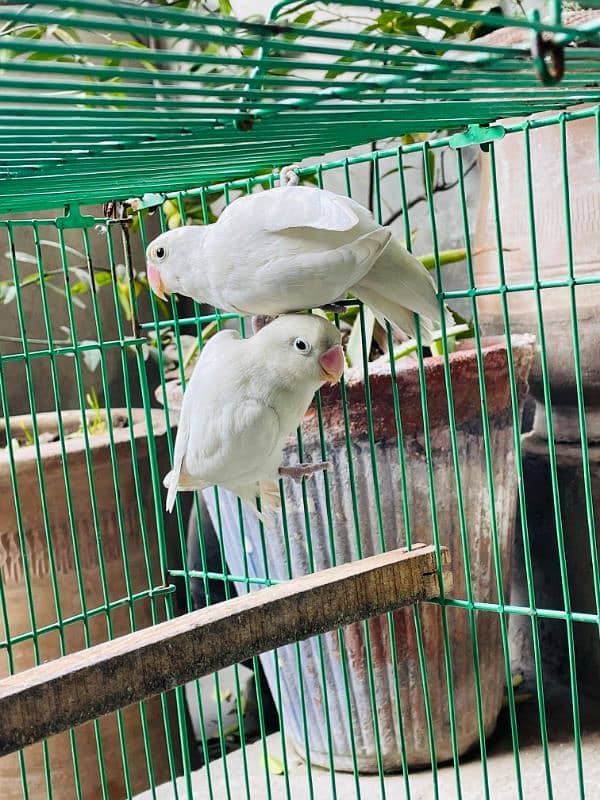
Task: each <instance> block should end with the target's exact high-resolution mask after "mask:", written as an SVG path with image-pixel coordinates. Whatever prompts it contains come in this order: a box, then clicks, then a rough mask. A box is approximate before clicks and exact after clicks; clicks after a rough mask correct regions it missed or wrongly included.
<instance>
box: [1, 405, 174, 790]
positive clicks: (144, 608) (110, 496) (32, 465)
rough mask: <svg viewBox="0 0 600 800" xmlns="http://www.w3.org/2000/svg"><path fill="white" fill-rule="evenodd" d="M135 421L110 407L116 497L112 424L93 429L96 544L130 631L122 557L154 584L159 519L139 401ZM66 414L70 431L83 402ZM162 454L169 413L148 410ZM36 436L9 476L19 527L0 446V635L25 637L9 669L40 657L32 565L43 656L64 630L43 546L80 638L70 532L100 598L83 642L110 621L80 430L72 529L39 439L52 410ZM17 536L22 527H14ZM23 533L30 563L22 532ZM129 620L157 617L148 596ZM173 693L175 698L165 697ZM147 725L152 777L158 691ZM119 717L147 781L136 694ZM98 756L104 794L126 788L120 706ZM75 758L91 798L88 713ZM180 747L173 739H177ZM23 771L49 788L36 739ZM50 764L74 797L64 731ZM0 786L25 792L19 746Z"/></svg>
mask: <svg viewBox="0 0 600 800" xmlns="http://www.w3.org/2000/svg"><path fill="white" fill-rule="evenodd" d="M132 413H133V419H134V427H133V430H132V431H131V430H130V429H129V428H128V427H126V424H127V412H126V410H125V409H115V410H113V412H112V424H113V429H114V442H115V462H116V466H117V468H118V473H119V492H118V497H116V496H115V489H114V485H113V463H112V459H111V454H110V450H109V447H108V434H107V433H105V434H99V435H94V436H90V438H89V445H90V451H91V452H90V457H91V462H92V470H93V475H92V481H93V487H94V490H95V494H96V508H97V524H98V529H99V533H100V540H101V548H102V565H103V569H104V576H105V580H106V586H107V594H108V600H109V602H113V601H121V602H120V603H119V605H118V606H117V607H115V608H113V609H112V610H111V612H110V619H111V623H112V637H116V636H120V635H122V634H126V633H129V632H131V630H132V624H131V620H130V611H131V606H130V605H129V604H127V603H126V602H123V599H124V598H127V595H128V591H127V587H126V580H125V571H124V564H125V561H126V562H127V565H128V569H129V577H130V581H131V584H130V591H131V592H132V593H136V592H143V591H145V590H148V588H150V587H153V586H159V585H161V583H162V581H161V573H160V567H159V556H158V540H157V534H156V526H155V523H154V515H153V512H152V509H153V507H154V506H153V499H152V483H151V481H150V466H149V458H148V443H147V430H146V424H145V412H144V411H143V409H134V410H133V412H132ZM62 420H63V424H64V427H65V432H66V433H67V434H69V433H71V432H73V431H76V430H77V429H78V428H79V427H80V424H81V414H80V412H79V411H65V412H63V414H62ZM152 421H153V429H154V437H155V442H156V448H157V457H158V459H159V463H160V464H161V468H164V467H165V466H166V464H167V463H168V453H167V441H166V428H165V424H164V415H163V414H162V413H159V412H153V415H152ZM37 423H38V426H39V430H40V434H41V438H42V440H43V443H42V444H41V446H40V450H41V462H40V463H39V464H38V463H37V461H36V448H35V447H34V446H23V443H24V442H23V441H22V443H21V447H20V448H19V449H17V450H15V462H16V484H17V491H18V495H19V500H20V507H21V515H22V516H21V520H22V528H21V531H19V528H18V525H17V518H16V514H15V504H14V499H13V486H12V481H11V474H10V465H9V457H8V453H7V451H6V450H5V451H0V576H1V579H2V586H3V590H4V601H5V615H6V619H7V620H8V628H9V630H6V628H5V625H4V622H3V617H2V616H0V641H6V639H7V636H8V635H9V634H10V638H11V639H12V640H15V639H17V638H18V637H24V638H23V640H22V641H20V642H18V643H17V644H14V645H12V647H11V649H10V655H11V659H12V671H13V672H20V671H22V670H24V669H28V668H30V667H33V666H35V663H36V659H35V651H34V644H33V642H32V639H31V637H29V636H28V634H29V632H30V631H31V629H32V622H31V618H30V614H29V609H28V601H27V589H26V580H25V574H26V571H27V572H28V574H29V583H30V586H31V598H32V604H33V610H34V614H35V623H36V626H37V628H38V629H45V630H44V631H43V632H41V633H40V634H39V636H38V639H37V646H38V659H39V661H49V660H51V659H54V658H57V657H59V656H60V655H61V642H60V634H59V631H58V626H57V619H58V618H57V610H56V603H55V594H54V589H53V586H52V580H51V572H50V557H52V559H53V561H54V565H55V571H56V585H57V590H58V591H57V593H58V598H59V601H60V613H61V616H62V619H63V620H69V619H70V618H71V619H72V618H77V621H75V622H72V623H69V624H65V625H64V629H63V630H64V651H65V652H67V653H71V652H74V651H78V650H81V649H83V648H85V647H86V637H85V632H84V624H83V621H82V607H81V602H80V595H79V585H78V578H77V572H76V559H75V551H74V539H75V540H76V544H77V549H78V553H79V562H80V566H81V583H82V585H83V591H84V594H85V605H86V610H87V611H88V612H89V611H91V610H92V609H99V610H100V611H99V613H96V614H94V615H92V616H89V619H88V622H87V629H88V631H89V643H90V644H97V643H99V642H103V641H106V640H107V639H109V638H111V636H110V635H109V630H108V625H107V613H106V610H105V598H104V595H103V591H102V573H101V570H100V564H99V556H98V547H99V542H97V540H96V533H95V527H94V520H93V512H92V503H91V500H90V488H89V483H88V473H87V469H86V462H85V446H84V439H83V437H82V436H77V437H76V438H70V439H67V440H66V442H65V445H66V452H67V466H68V473H69V478H70V483H71V493H72V498H73V513H74V517H75V519H74V522H75V526H74V527H75V530H72V528H71V525H70V523H69V517H68V513H67V503H66V494H65V481H64V476H63V463H62V456H61V448H60V443H59V442H58V441H49V442H48V441H45V440H46V439H48V438H51V435H52V434H56V432H57V418H56V414H54V413H44V414H38V415H37ZM23 425H24V426H25V427H26V428H28V429H29V430H31V419H30V417H28V416H24V417H12V418H11V435H12V436H13V437H17V438H19V439H21V440H24V435H23V429H22V426H23ZM132 438H133V439H134V441H135V447H136V462H137V465H138V468H139V472H140V477H141V491H142V493H143V497H142V504H143V505H142V507H143V508H144V509H148V513H147V514H146V518H145V522H146V525H147V534H148V551H149V558H150V563H148V564H147V563H146V560H145V555H144V546H143V539H142V529H141V524H140V518H139V515H138V507H137V501H136V488H135V484H134V478H133V464H132V453H131V441H132ZM0 444H6V427H5V424H4V421H1V422H0ZM38 468H39V469H41V472H42V475H43V480H44V483H45V491H46V505H45V510H46V513H47V521H48V525H49V529H50V537H51V543H52V548H51V556H50V552H49V548H48V543H47V541H46V535H45V532H44V531H45V529H44V517H43V508H42V502H41V498H40V487H39V480H38ZM119 509H120V510H121V513H122V522H123V536H124V541H125V545H126V552H127V555H126V556H125V549H124V546H123V543H122V541H121V537H120V534H119V525H118V510H119ZM21 537H22V538H21ZM23 539H24V542H25V553H26V559H27V563H25V560H24V557H23V555H24V554H23V552H22V541H23ZM132 608H133V614H134V616H135V625H136V627H137V628H144V627H146V626H148V625H151V624H152V621H153V620H152V609H151V601H150V600H149V599H147V598H142V599H140V600H137V601H136V602H135V603H134V604H133V606H132ZM163 609H164V603H163V602H162V601H161V600H160V599H159V600H158V601H157V602H156V612H157V617H158V619H159V620H160V619H164V612H163ZM7 652H8V651H7V650H2V653H3V656H2V659H0V677H4V676H6V675H8V674H9V663H8V659H7V658H6V656H5V655H4V653H7ZM168 702H169V704H170V702H171V701H170V699H169V701H168ZM145 711H146V720H147V727H148V732H149V738H150V746H151V754H152V768H153V771H154V781H155V782H156V783H159V782H162V781H165V780H168V779H169V777H170V772H169V766H168V760H167V748H166V740H165V723H164V720H163V711H162V706H161V701H160V698H158V697H155V698H152V699H151V700H149V701H147V702H146V703H145ZM121 713H122V720H123V729H124V736H125V742H126V758H127V767H128V770H129V776H130V781H131V788H132V791H133V792H139V791H142V790H143V789H145V788H147V787H148V786H149V785H150V782H149V779H148V769H147V762H146V755H145V751H144V739H143V735H142V725H141V719H140V707H139V705H132V706H129V707H128V708H125V709H123V711H122V712H121ZM98 725H99V731H100V736H101V747H102V756H103V765H104V770H105V775H106V781H107V793H108V796H109V797H111V798H113V797H114V798H117V797H124V796H125V794H126V790H125V782H124V775H123V757H122V755H121V748H120V744H119V733H118V728H117V718H116V715H115V714H110V715H108V716H105V717H102V718H101V719H100V720H99V722H98ZM75 747H76V763H77V767H78V770H79V775H80V781H81V787H82V793H83V797H84V798H90V800H96V799H97V798H98V797H101V796H102V789H101V782H100V772H99V766H98V762H99V757H98V748H97V742H96V737H95V733H94V727H93V723H91V722H89V723H86V724H85V725H81V726H79V727H78V728H76V729H75ZM175 749H176V748H175ZM23 754H24V762H25V775H26V780H27V788H28V793H29V797H31V798H39V797H45V796H46V780H45V775H44V762H43V753H42V745H41V744H35V745H32V746H30V747H27V748H26V749H25V750H24V751H23ZM48 754H49V768H50V776H51V782H52V791H53V796H54V797H56V798H72V797H76V792H75V779H74V770H73V754H72V752H71V742H70V738H69V734H68V733H64V734H59V735H57V736H53V737H51V738H50V739H48ZM0 786H1V787H2V791H1V792H0V794H1V795H2V798H3V800H13V799H14V800H17V798H19V800H20V798H22V796H23V793H22V788H21V773H20V768H19V760H18V756H17V754H14V755H9V756H6V757H4V758H2V759H0Z"/></svg>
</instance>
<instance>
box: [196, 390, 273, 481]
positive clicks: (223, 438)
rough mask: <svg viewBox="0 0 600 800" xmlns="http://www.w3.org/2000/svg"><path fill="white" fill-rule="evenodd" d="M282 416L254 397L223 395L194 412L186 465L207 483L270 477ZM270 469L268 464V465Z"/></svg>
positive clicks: (256, 479)
mask: <svg viewBox="0 0 600 800" xmlns="http://www.w3.org/2000/svg"><path fill="white" fill-rule="evenodd" d="M279 437H280V426H279V417H278V415H277V413H276V412H275V411H274V409H273V408H271V407H270V406H267V405H265V403H264V401H262V400H261V399H259V398H254V397H247V398H243V397H224V398H222V402H221V403H219V404H212V405H211V408H210V410H208V409H206V410H205V411H204V413H202V411H200V412H199V413H197V414H196V415H195V416H194V419H193V420H192V424H191V427H190V432H189V436H188V442H187V448H186V457H185V468H186V471H187V473H188V474H190V475H192V476H194V475H198V476H199V477H200V479H201V480H202V481H204V482H206V483H208V484H223V485H228V486H232V485H236V484H239V483H248V482H250V481H253V480H255V481H258V480H261V479H263V478H267V477H271V476H270V475H266V474H264V471H265V465H266V464H267V463H268V462H269V461H270V459H271V456H272V454H273V450H274V448H275V447H276V446H277V445H278V443H279ZM267 469H268V468H267Z"/></svg>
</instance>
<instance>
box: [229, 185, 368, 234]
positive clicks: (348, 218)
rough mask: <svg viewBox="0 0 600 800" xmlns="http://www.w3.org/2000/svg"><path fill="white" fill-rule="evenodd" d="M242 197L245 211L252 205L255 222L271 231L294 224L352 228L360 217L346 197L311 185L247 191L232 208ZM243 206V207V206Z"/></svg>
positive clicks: (287, 227) (288, 227)
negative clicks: (257, 191)
mask: <svg viewBox="0 0 600 800" xmlns="http://www.w3.org/2000/svg"><path fill="white" fill-rule="evenodd" d="M240 201H243V202H244V203H245V206H246V207H245V208H244V209H243V210H244V211H249V210H250V209H252V213H253V215H255V216H254V224H255V225H256V224H258V221H260V225H261V227H262V228H263V229H264V230H266V231H269V232H271V233H275V232H277V231H284V230H287V229H290V228H317V229H319V230H326V231H349V230H351V229H352V228H354V227H355V226H356V225H358V223H359V218H358V216H357V215H356V213H355V212H354V209H353V208H352V207H351V206H352V204H349V203H346V202H344V201H345V198H343V197H340V196H338V195H336V194H333V193H332V192H327V191H324V190H322V189H314V188H312V187H310V186H283V187H280V188H276V189H269V190H268V191H266V192H260V193H258V194H252V195H246V196H245V197H243V198H240V200H236V201H235V203H232V204H231V206H229V208H230V209H231V212H232V213H234V211H236V210H238V209H239V206H238V209H236V204H237V203H239V202H240ZM240 210H241V209H240Z"/></svg>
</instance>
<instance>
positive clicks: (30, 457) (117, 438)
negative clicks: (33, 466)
mask: <svg viewBox="0 0 600 800" xmlns="http://www.w3.org/2000/svg"><path fill="white" fill-rule="evenodd" d="M57 413H58V412H56V411H42V412H40V413H38V414H36V415H35V416H36V420H37V422H38V425H39V427H40V428H41V429H42V432H44V430H49V431H57V422H56V420H57ZM95 413H96V412H95V411H94V410H91V409H86V411H85V415H86V418H88V419H89V418H90V417H91V416H92V415H94V414H95ZM100 413H101V414H102V415H103V416H104V417H105V418H106V410H105V409H101V410H100ZM127 414H128V412H127V408H120V407H119V408H111V411H110V416H111V420H112V421H113V425H114V422H115V421H117V420H120V419H123V418H125V419H127ZM131 414H132V417H133V427H132V428H130V427H129V425H125V426H123V427H113V428H112V439H113V442H114V444H115V446H117V447H118V446H120V445H121V446H122V445H123V444H127V443H129V442H130V441H131V434H132V432H133V438H134V439H140V438H145V437H146V435H147V426H146V410H145V409H144V408H142V407H139V406H136V407H133V408H132V409H131ZM150 414H151V418H152V430H153V432H154V435H155V436H162V435H163V434H164V433H165V432H166V429H167V426H166V423H165V414H164V412H163V411H162V410H160V409H150ZM61 417H62V420H63V423H65V424H66V425H73V426H78V425H80V424H81V418H82V414H81V409H78V408H77V409H64V410H63V411H61ZM31 418H32V415H31V414H17V415H14V416H12V415H11V417H10V425H11V429H12V430H13V431H14V430H15V429H16V430H19V429H20V426H21V424H22V423H24V424H26V425H27V424H29V427H31ZM5 432H6V422H5V420H4V419H0V433H3V434H4V433H5ZM88 442H89V448H90V450H101V449H102V448H106V447H108V446H109V444H110V436H109V433H108V432H107V433H101V434H94V435H91V436H89V437H88ZM39 448H40V453H41V455H42V458H43V459H45V458H51V457H60V456H61V454H62V447H61V442H60V441H55V442H40V444H39ZM64 448H65V451H66V452H67V453H69V454H75V453H83V452H85V439H84V437H83V435H82V436H77V437H74V438H72V439H65V442H64ZM36 453H37V448H36V446H35V444H31V445H21V446H20V447H19V448H18V449H16V450H13V456H14V461H15V463H24V462H29V461H35V460H36ZM9 462H10V456H9V453H8V450H7V449H3V450H1V451H0V469H1V468H2V467H6V465H7V464H8V463H9Z"/></svg>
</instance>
